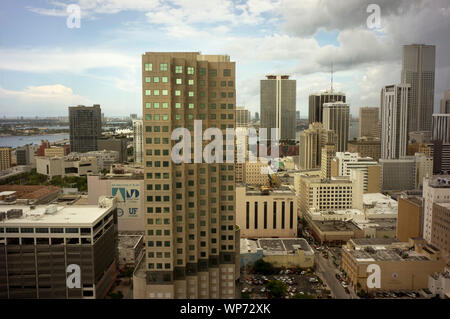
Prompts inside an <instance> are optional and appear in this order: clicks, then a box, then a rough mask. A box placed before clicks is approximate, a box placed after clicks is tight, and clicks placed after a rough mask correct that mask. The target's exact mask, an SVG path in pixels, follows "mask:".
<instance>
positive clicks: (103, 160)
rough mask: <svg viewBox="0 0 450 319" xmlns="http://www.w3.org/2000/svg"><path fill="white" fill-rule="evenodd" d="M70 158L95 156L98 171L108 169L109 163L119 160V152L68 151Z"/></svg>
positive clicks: (109, 167)
mask: <svg viewBox="0 0 450 319" xmlns="http://www.w3.org/2000/svg"><path fill="white" fill-rule="evenodd" d="M70 156H71V157H72V158H85V157H95V158H96V159H97V167H98V169H99V170H100V171H103V170H108V171H109V170H110V169H111V165H113V164H115V163H118V162H119V153H118V152H117V151H108V150H102V151H91V152H86V153H75V152H72V153H70Z"/></svg>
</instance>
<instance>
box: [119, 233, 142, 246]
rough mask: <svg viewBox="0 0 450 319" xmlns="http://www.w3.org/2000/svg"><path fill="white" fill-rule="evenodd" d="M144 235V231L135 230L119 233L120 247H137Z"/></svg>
mask: <svg viewBox="0 0 450 319" xmlns="http://www.w3.org/2000/svg"><path fill="white" fill-rule="evenodd" d="M142 237H144V233H143V232H135V233H123V232H120V233H119V236H118V238H119V245H118V246H119V248H125V249H129V248H135V247H136V245H137V244H138V243H139V241H140V240H141V239H142Z"/></svg>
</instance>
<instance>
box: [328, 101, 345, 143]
mask: <svg viewBox="0 0 450 319" xmlns="http://www.w3.org/2000/svg"><path fill="white" fill-rule="evenodd" d="M323 127H324V129H327V130H333V131H334V132H336V136H337V142H336V150H337V151H338V152H346V151H347V144H348V134H349V127H350V106H349V105H348V104H346V103H344V102H333V103H325V104H324V105H323Z"/></svg>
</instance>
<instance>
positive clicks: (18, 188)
mask: <svg viewBox="0 0 450 319" xmlns="http://www.w3.org/2000/svg"><path fill="white" fill-rule="evenodd" d="M5 191H15V192H16V196H17V198H19V199H39V198H42V197H45V196H47V195H49V194H51V193H54V192H58V191H60V188H59V187H56V186H51V185H50V186H45V185H0V192H5Z"/></svg>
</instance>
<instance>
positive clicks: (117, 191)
mask: <svg viewBox="0 0 450 319" xmlns="http://www.w3.org/2000/svg"><path fill="white" fill-rule="evenodd" d="M112 196H114V197H117V199H118V200H119V201H120V202H126V201H130V200H138V199H139V190H137V189H126V188H125V187H113V188H112Z"/></svg>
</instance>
